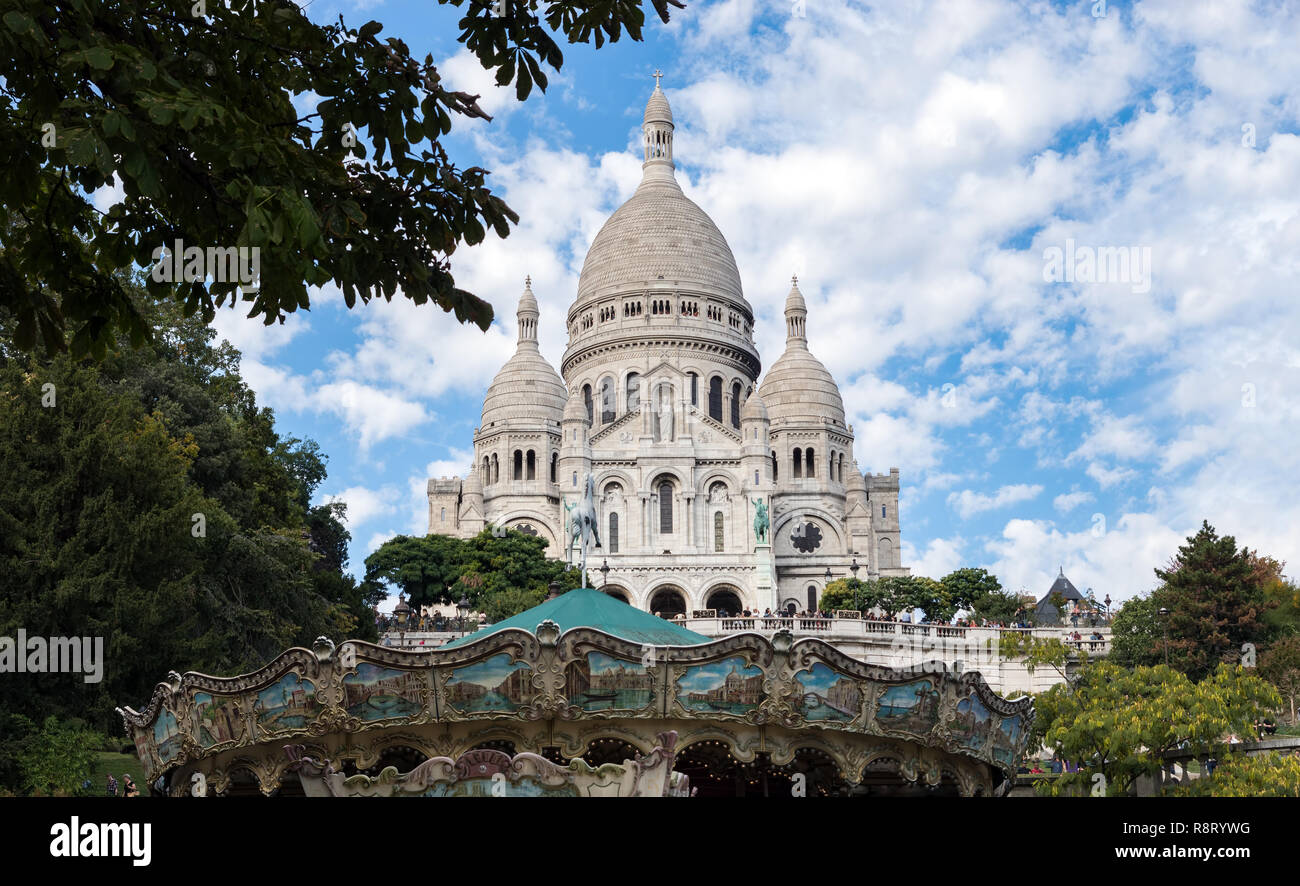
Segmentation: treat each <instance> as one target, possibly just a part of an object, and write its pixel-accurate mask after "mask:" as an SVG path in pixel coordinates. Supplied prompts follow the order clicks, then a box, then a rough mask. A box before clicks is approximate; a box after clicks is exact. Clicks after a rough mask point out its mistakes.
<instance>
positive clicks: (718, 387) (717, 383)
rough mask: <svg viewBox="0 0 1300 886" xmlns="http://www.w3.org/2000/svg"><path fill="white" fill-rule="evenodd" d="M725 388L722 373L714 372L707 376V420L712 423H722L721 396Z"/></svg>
mask: <svg viewBox="0 0 1300 886" xmlns="http://www.w3.org/2000/svg"><path fill="white" fill-rule="evenodd" d="M725 386H726V380H725V379H724V378H723V377H722V373H720V372H714V373H711V374H710V375H709V418H711V419H713V420H714V421H717V422H720V421H722V395H723V389H724V387H725Z"/></svg>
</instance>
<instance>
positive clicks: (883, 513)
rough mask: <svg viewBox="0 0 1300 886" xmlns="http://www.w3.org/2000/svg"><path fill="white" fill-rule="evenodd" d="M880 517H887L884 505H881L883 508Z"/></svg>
mask: <svg viewBox="0 0 1300 886" xmlns="http://www.w3.org/2000/svg"><path fill="white" fill-rule="evenodd" d="M880 516H882V517H883V516H885V506H884V505H881V506H880Z"/></svg>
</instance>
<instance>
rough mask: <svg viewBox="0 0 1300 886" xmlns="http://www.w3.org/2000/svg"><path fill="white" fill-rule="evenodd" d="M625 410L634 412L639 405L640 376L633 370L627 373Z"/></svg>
mask: <svg viewBox="0 0 1300 886" xmlns="http://www.w3.org/2000/svg"><path fill="white" fill-rule="evenodd" d="M626 388H627V411H628V412H635V411H636V410H637V409H639V408H640V407H641V376H640V375H638V374H637V373H635V372H629V373H628V374H627V385H626Z"/></svg>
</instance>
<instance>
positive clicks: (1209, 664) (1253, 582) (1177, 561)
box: [1151, 522, 1280, 679]
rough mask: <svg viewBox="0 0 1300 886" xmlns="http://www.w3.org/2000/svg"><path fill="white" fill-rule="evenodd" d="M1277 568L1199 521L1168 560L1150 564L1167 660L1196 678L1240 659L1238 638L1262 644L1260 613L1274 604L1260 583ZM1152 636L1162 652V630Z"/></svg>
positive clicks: (1264, 630)
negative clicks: (1163, 615)
mask: <svg viewBox="0 0 1300 886" xmlns="http://www.w3.org/2000/svg"><path fill="white" fill-rule="evenodd" d="M1279 568H1280V564H1277V562H1276V561H1274V560H1272V559H1271V558H1260V557H1259V556H1258V555H1256V554H1254V553H1253V552H1251V551H1249V550H1247V549H1246V548H1241V549H1238V548H1237V542H1236V539H1234V538H1233V537H1232V536H1230V535H1227V536H1223V537H1222V538H1220V537H1219V535H1218V533H1217V532H1216V531H1215V530H1214V527H1212V526H1210V524H1209V523H1208V522H1203V523H1202V524H1201V528H1200V530H1199V531H1197V533H1196V534H1195V535H1193V536H1190V537H1189V538H1188V539H1187V543H1186V544H1184V545H1182V546H1180V547H1179V549H1178V553H1177V554H1176V555H1175V556H1174V557H1173V559H1172V560H1171V562H1170V564H1169V566H1168V567H1166V568H1165V569H1157V570H1156V577H1157V578H1159V579H1160V581H1161V582H1162V583H1161V585H1160V586H1159V587H1157V588H1156V589H1155V590H1154V591H1153V592H1152V593H1151V603H1152V605H1153V606H1154V607H1155V608H1156V609H1157V610H1159V609H1161V608H1165V609H1168V610H1169V615H1168V616H1167V620H1168V645H1169V664H1170V665H1171V666H1172V667H1175V668H1177V669H1178V670H1180V671H1183V672H1184V673H1186V674H1187V675H1188V676H1190V677H1192V679H1199V678H1200V677H1202V676H1204V675H1205V674H1207V673H1209V672H1210V671H1212V670H1213V669H1214V667H1215V666H1216V665H1218V664H1219V663H1220V662H1227V663H1236V662H1240V661H1241V656H1242V646H1243V645H1244V644H1246V643H1253V644H1256V645H1257V646H1262V645H1263V643H1264V641H1265V640H1266V636H1267V626H1266V625H1265V623H1264V621H1263V615H1264V613H1265V612H1267V611H1268V610H1269V609H1270V608H1273V607H1274V606H1275V605H1276V604H1275V603H1274V602H1273V601H1271V600H1269V599H1268V596H1267V594H1266V592H1265V588H1266V587H1267V586H1268V585H1269V583H1270V582H1271V581H1273V579H1274V578H1275V577H1276V572H1277V570H1278V569H1279ZM1156 642H1157V646H1158V649H1159V652H1160V653H1161V654H1163V652H1164V644H1165V639H1164V634H1163V633H1162V634H1159V635H1158V636H1157V641H1156Z"/></svg>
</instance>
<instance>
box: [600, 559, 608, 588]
mask: <svg viewBox="0 0 1300 886" xmlns="http://www.w3.org/2000/svg"><path fill="white" fill-rule="evenodd" d="M608 580H609V560H608V559H602V560H601V561H600V589H601V590H602V591H603V590H605V583H606V582H607V581H608Z"/></svg>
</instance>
